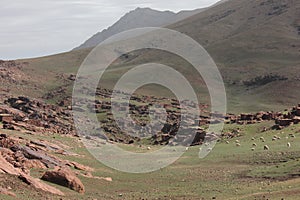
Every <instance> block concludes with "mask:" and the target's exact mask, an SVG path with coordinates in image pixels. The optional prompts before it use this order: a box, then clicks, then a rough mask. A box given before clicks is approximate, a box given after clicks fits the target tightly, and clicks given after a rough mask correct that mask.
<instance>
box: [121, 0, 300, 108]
mask: <svg viewBox="0 0 300 200" xmlns="http://www.w3.org/2000/svg"><path fill="white" fill-rule="evenodd" d="M167 28H170V29H174V30H177V31H179V32H181V33H185V34H186V35H188V36H190V37H192V38H193V39H195V40H196V41H197V42H199V43H200V44H202V45H203V46H204V47H205V49H206V50H207V51H208V52H209V54H210V55H211V56H212V58H213V59H214V60H215V62H216V63H217V65H218V67H219V69H220V71H221V74H222V76H223V78H224V81H225V84H226V89H227V94H228V101H229V105H230V107H231V108H232V110H235V109H238V110H243V109H245V110H249V111H251V110H259V109H277V108H278V107H279V106H282V105H293V104H295V103H297V102H298V101H300V91H299V90H298V89H297V88H299V86H300V83H299V77H300V74H299V67H300V59H299V58H300V2H299V1H297V0H257V1H249V0H230V1H225V2H222V3H221V4H218V5H215V6H214V7H211V8H210V9H207V10H205V11H203V12H200V13H198V14H196V15H194V16H192V17H189V18H187V19H185V20H182V21H180V22H177V23H174V24H172V25H169V26H167ZM131 57H135V59H134V60H129V59H128V61H125V62H126V65H127V66H129V65H138V64H141V63H144V62H154V61H159V62H162V63H164V64H168V63H171V60H172V61H173V62H174V63H180V66H179V67H178V68H177V70H179V71H182V72H183V73H184V71H187V64H183V63H182V62H181V61H180V60H175V59H176V58H172V59H171V58H170V56H164V55H161V53H160V52H157V53H155V52H153V51H152V52H148V53H143V54H140V55H138V56H137V55H135V56H131ZM174 67H176V66H174ZM190 80H193V81H194V80H195V78H190ZM194 82H195V84H197V83H196V82H197V81H194ZM198 85H199V84H198ZM275 105H276V106H275Z"/></svg>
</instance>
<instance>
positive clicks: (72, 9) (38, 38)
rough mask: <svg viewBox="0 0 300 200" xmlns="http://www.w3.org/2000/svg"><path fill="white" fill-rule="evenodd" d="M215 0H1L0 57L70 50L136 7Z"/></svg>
mask: <svg viewBox="0 0 300 200" xmlns="http://www.w3.org/2000/svg"><path fill="white" fill-rule="evenodd" d="M217 1H218V0H184V1H183V0H126V1H125V0H0V2H1V4H0V25H1V30H0V59H17V58H28V57H39V56H43V55H51V54H55V53H60V52H66V51H69V50H71V49H73V48H74V47H77V46H79V45H80V44H81V43H83V42H84V41H85V40H87V39H88V38H90V37H91V36H92V35H94V34H95V33H97V32H99V31H101V30H102V29H104V28H107V27H109V26H110V25H112V24H113V23H115V22H116V21H117V20H118V19H119V18H121V17H122V16H123V15H124V14H126V13H127V12H129V11H130V10H133V9H135V8H137V7H150V8H153V9H157V10H171V11H175V12H178V11H180V10H193V9H197V8H201V7H207V6H209V5H212V4H214V3H215V2H217ZM125 2H126V3H125Z"/></svg>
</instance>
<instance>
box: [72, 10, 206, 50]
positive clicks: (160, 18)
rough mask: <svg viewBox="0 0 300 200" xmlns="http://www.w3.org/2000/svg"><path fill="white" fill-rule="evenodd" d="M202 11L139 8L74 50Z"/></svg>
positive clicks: (162, 24)
mask: <svg viewBox="0 0 300 200" xmlns="http://www.w3.org/2000/svg"><path fill="white" fill-rule="evenodd" d="M201 10H202V9H197V10H193V11H181V12H178V13H174V12H171V11H157V10H153V9H150V8H137V9H135V10H133V11H130V12H129V13H127V14H126V15H125V16H123V17H122V18H121V19H120V20H119V21H117V22H116V23H115V24H113V25H112V26H111V27H109V28H108V29H105V30H103V31H101V32H99V33H97V34H95V35H94V36H92V37H91V38H90V39H88V40H87V41H86V42H84V43H83V44H82V45H80V46H79V47H77V48H75V49H74V50H78V49H84V48H90V47H95V46H97V45H98V44H99V43H101V42H102V41H104V40H105V39H107V38H109V37H110V36H112V35H115V34H117V33H120V32H123V31H126V30H130V29H134V28H141V27H162V26H166V25H169V24H172V23H175V22H178V21H180V20H183V19H185V18H187V17H190V16H192V15H194V14H196V13H198V12H200V11H201Z"/></svg>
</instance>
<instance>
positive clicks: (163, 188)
mask: <svg viewBox="0 0 300 200" xmlns="http://www.w3.org/2000/svg"><path fill="white" fill-rule="evenodd" d="M271 125H272V123H269V122H264V123H261V124H254V125H247V126H240V125H226V126H225V131H230V130H233V129H236V128H240V129H241V137H239V138H234V139H230V140H229V144H226V143H225V140H224V141H220V142H219V143H217V145H216V147H215V148H214V149H213V151H212V152H211V153H210V154H209V155H208V156H207V157H206V158H204V159H199V158H198V152H199V146H196V147H191V148H190V149H189V150H188V151H187V152H186V153H185V154H184V155H183V156H182V157H181V158H180V159H179V160H177V161H176V162H175V163H174V164H172V165H170V166H169V167H167V168H163V169H161V170H159V171H156V172H152V173H147V174H128V173H123V172H118V171H116V170H113V169H110V168H108V167H106V166H104V165H103V164H101V163H100V162H99V161H97V160H95V159H94V158H93V157H92V156H91V155H90V154H89V152H88V151H87V150H86V149H85V148H84V146H83V145H82V144H80V143H78V141H77V139H75V138H71V137H65V136H60V135H55V134H54V135H52V134H51V135H48V134H45V135H23V134H22V133H18V132H14V131H4V132H7V133H8V134H12V135H15V136H22V137H24V138H31V139H33V138H34V139H44V140H49V141H53V142H54V141H57V142H61V143H63V144H66V145H68V146H70V147H71V149H70V151H72V152H74V153H77V154H79V155H84V157H77V156H75V157H74V156H63V155H56V156H59V157H61V158H63V159H69V160H73V161H76V162H79V163H81V164H84V165H87V166H91V167H93V168H94V169H95V171H94V172H93V175H94V176H101V177H112V178H113V182H105V181H102V180H97V179H89V178H85V177H82V176H79V178H80V179H81V180H82V182H83V183H84V185H85V187H86V193H85V195H80V194H77V193H75V192H73V191H71V190H69V189H67V188H63V187H60V186H56V185H53V186H55V187H58V188H59V189H61V190H62V191H63V192H65V193H66V197H64V199H93V198H96V199H120V198H121V199H141V198H144V199H156V198H157V199H184V198H185V199H200V198H204V199H211V198H212V197H217V199H253V198H254V196H255V195H257V196H258V197H262V196H267V197H269V198H271V199H272V197H278V195H279V196H280V195H281V196H282V197H284V198H285V199H297V197H296V196H295V193H297V194H299V192H300V186H299V184H298V185H294V184H292V183H293V182H297V181H298V180H299V179H298V178H297V177H294V179H290V178H291V177H292V175H293V174H297V173H298V171H297V169H299V164H298V159H299V157H300V156H299V154H298V152H300V147H299V145H297V144H298V143H299V142H300V134H299V133H296V132H297V130H299V129H300V126H292V127H289V128H287V129H284V130H282V131H267V132H263V133H262V132H261V130H262V128H263V127H264V126H266V127H270V126H271ZM289 133H294V134H295V135H296V138H289V139H286V138H285V137H286V136H287V135H288V134H289ZM275 134H276V135H277V136H280V137H281V138H282V139H281V140H278V141H275V142H274V141H272V137H273V135H275ZM252 137H255V138H257V139H256V140H255V141H252V140H251V138H252ZM259 137H264V138H265V140H266V142H265V143H262V142H260V141H259V140H258V138H259ZM236 139H238V140H240V144H241V146H240V147H237V146H236V145H235V140H236ZM253 142H255V143H257V145H258V146H257V147H256V150H255V151H251V148H252V143H253ZM287 142H291V143H292V146H291V148H289V149H288V148H287V147H286V143H287ZM266 144H267V145H268V146H269V147H270V150H269V151H264V150H263V146H264V145H266ZM121 148H123V149H125V150H128V151H133V152H145V151H147V150H146V148H147V145H146V144H143V146H142V148H140V147H139V145H121ZM151 148H152V150H155V149H156V148H160V147H159V146H156V147H153V146H151ZM282 152H284V154H283V155H282ZM283 160H284V162H283ZM41 173H42V172H40V171H35V170H33V171H32V174H33V175H34V176H36V177H39V176H41ZM298 182H300V180H299V181H298ZM291 185H292V186H291ZM290 186H291V187H290ZM27 194H28V193H26V194H18V196H19V197H20V198H21V197H24V198H25V196H26V195H27ZM120 194H122V197H119V195H120ZM28 195H29V197H30V198H32V199H39V198H35V197H33V196H30V193H29V194H28ZM43 195H44V196H45V197H51V199H59V197H52V196H51V195H48V194H44V193H43ZM281 196H280V197H281Z"/></svg>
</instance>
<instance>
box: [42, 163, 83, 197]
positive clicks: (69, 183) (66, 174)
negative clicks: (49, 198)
mask: <svg viewBox="0 0 300 200" xmlns="http://www.w3.org/2000/svg"><path fill="white" fill-rule="evenodd" d="M42 179H43V180H45V181H49V182H51V183H55V184H58V185H61V186H65V187H68V188H70V189H72V190H74V191H77V192H79V193H84V192H85V189H84V185H83V184H82V182H81V181H80V180H79V178H77V177H76V175H75V173H74V172H72V171H71V170H70V169H69V168H65V167H56V168H55V169H54V170H53V171H47V172H45V173H44V175H43V176H42Z"/></svg>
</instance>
